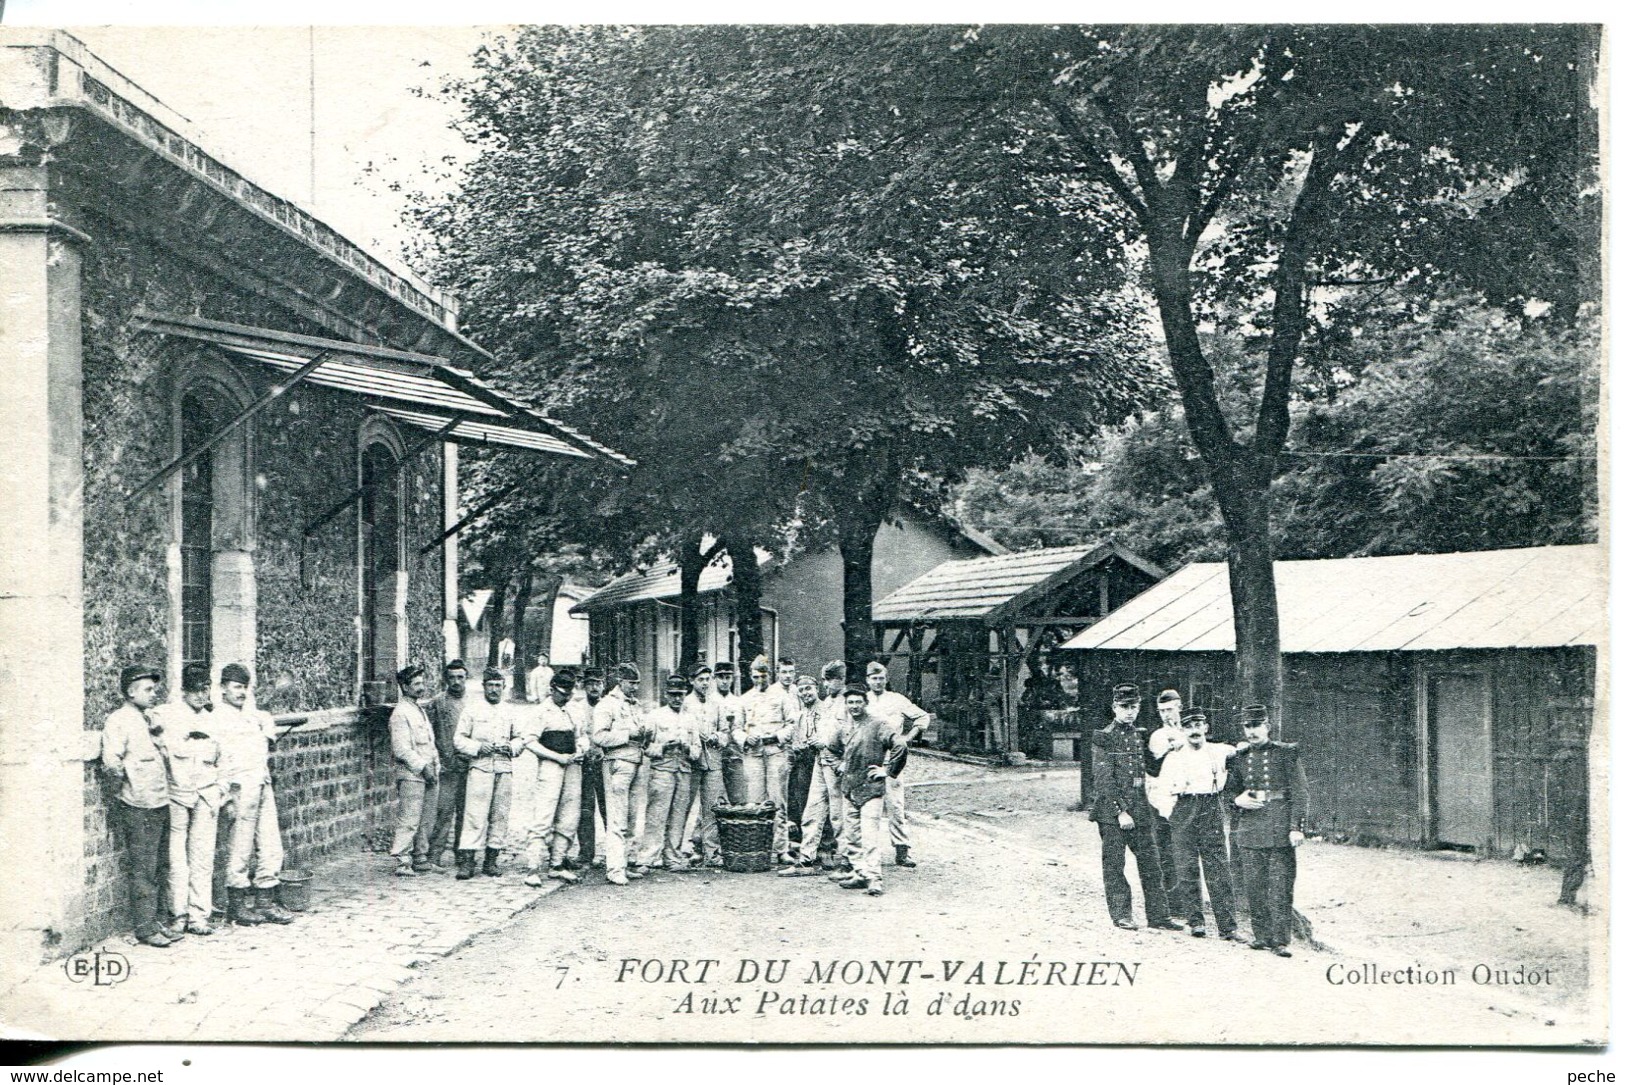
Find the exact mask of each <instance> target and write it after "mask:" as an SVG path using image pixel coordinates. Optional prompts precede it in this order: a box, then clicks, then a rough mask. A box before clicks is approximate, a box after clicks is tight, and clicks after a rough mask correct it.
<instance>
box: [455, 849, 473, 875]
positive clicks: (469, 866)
mask: <svg viewBox="0 0 1625 1085" xmlns="http://www.w3.org/2000/svg"><path fill="white" fill-rule="evenodd" d="M473 876H474V849H473V848H467V849H459V850H458V852H457V880H458V881H460V882H466V881H467V880H468V879H470V878H472V877H473Z"/></svg>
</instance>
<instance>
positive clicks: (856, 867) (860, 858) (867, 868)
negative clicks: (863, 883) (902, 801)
mask: <svg viewBox="0 0 1625 1085" xmlns="http://www.w3.org/2000/svg"><path fill="white" fill-rule="evenodd" d="M841 801H842V803H843V804H844V805H845V807H846V822H847V826H848V828H849V829H850V828H852V827H855V828H856V830H857V832H856V836H855V838H852V839H850V842H849V846H850V848H851V856H852V869H853V871H854V872H855V873H857V874H858V875H860V876H861V877H864V878H867V879H868V880H869V882H870V884H872V885H878V884H880V877H881V875H880V826H881V824H882V822H884V820H885V817H886V800H885V798H884V797H883V796H880V795H876V796H875V797H874V798H872V799H870V800H868V801H867V802H865V803H863V804H862V805H859V804H858V803H855V802H853V801H852V800H851V799H849V798H847V797H846V796H844V795H843V796H841Z"/></svg>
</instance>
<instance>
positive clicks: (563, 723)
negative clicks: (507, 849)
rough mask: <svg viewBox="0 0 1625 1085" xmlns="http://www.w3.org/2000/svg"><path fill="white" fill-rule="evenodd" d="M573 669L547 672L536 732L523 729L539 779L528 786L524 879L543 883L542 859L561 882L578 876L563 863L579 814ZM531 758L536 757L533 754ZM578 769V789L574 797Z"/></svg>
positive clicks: (534, 724)
mask: <svg viewBox="0 0 1625 1085" xmlns="http://www.w3.org/2000/svg"><path fill="white" fill-rule="evenodd" d="M575 688H576V680H575V675H573V674H570V673H567V672H558V673H555V674H553V675H551V676H550V677H549V678H548V692H547V700H545V701H543V702H542V704H541V707H540V708H539V709H538V710H537V712H536V714H535V716H534V717H533V718H532V724H531V726H532V727H534V728H535V731H536V733H535V734H534V735H532V734H530V733H529V732H528V731H527V733H526V735H525V753H526V755H527V756H526V758H525V761H526V762H527V763H530V764H532V765H533V767H534V770H535V774H536V779H535V782H534V784H533V786H532V787H531V788H530V795H531V805H530V809H529V810H527V811H526V812H525V822H526V826H525V832H524V841H525V866H526V869H527V870H528V873H527V874H526V875H525V884H526V885H529V886H533V887H534V886H540V885H541V884H542V875H543V873H544V871H543V869H542V863H543V861H544V860H546V862H547V869H546V871H545V873H546V875H547V876H548V877H549V878H555V879H557V880H559V881H563V882H574V881H577V880H578V879H577V878H576V876H575V875H574V874H573V873H571V872H570V871H568V870H566V869H565V868H564V858H565V856H567V855H569V854H570V845H571V844H572V843H574V842H575V833H576V821H577V820H578V818H579V817H580V815H581V810H580V803H581V756H582V755H581V747H580V744H579V743H578V742H577V741H576V721H575V720H574V719H573V718H572V717H571V716H570V713H569V712H568V711H566V708H565V706H566V705H568V704H569V703H570V697H571V696H572V695H573V694H574V693H575ZM532 759H533V760H532ZM571 770H574V773H573V775H574V782H575V795H574V801H573V802H572V801H570V795H569V792H570V783H571V776H572V771H571Z"/></svg>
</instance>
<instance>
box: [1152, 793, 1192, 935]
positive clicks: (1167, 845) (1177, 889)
mask: <svg viewBox="0 0 1625 1085" xmlns="http://www.w3.org/2000/svg"><path fill="white" fill-rule="evenodd" d="M1151 820H1152V824H1153V827H1154V829H1155V830H1156V834H1157V856H1158V857H1159V858H1160V859H1161V860H1162V889H1163V893H1164V894H1165V895H1166V896H1167V898H1168V910H1169V912H1170V914H1172V915H1186V914H1188V913H1189V912H1190V909H1191V904H1190V901H1189V900H1188V899H1186V897H1185V885H1184V882H1183V881H1181V877H1182V875H1181V874H1180V870H1179V864H1178V861H1177V860H1176V859H1175V855H1174V826H1173V822H1172V821H1171V820H1169V819H1168V818H1165V817H1163V816H1162V815H1161V814H1159V813H1157V812H1156V810H1155V809H1153V810H1152V811H1151ZM1196 901H1197V906H1198V907H1200V906H1201V901H1202V893H1201V887H1200V886H1198V887H1197V893H1196Z"/></svg>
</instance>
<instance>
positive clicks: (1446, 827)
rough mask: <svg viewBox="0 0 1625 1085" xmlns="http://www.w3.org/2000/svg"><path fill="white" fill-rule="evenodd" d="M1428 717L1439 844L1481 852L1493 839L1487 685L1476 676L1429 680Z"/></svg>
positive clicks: (1442, 675) (1450, 675)
mask: <svg viewBox="0 0 1625 1085" xmlns="http://www.w3.org/2000/svg"><path fill="white" fill-rule="evenodd" d="M1428 716H1429V720H1430V722H1431V725H1432V731H1433V748H1434V757H1435V760H1434V785H1435V790H1434V795H1435V796H1436V798H1435V810H1436V815H1437V833H1436V835H1437V837H1438V841H1439V843H1441V844H1456V845H1462V846H1468V847H1475V848H1477V847H1483V846H1484V845H1485V844H1486V842H1487V841H1489V839H1490V838H1491V836H1492V835H1493V806H1492V800H1491V775H1490V773H1491V769H1490V766H1491V764H1492V761H1491V757H1490V695H1489V683H1488V682H1487V681H1486V679H1485V677H1484V676H1483V675H1481V674H1435V675H1429V676H1428Z"/></svg>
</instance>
